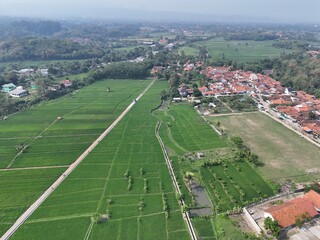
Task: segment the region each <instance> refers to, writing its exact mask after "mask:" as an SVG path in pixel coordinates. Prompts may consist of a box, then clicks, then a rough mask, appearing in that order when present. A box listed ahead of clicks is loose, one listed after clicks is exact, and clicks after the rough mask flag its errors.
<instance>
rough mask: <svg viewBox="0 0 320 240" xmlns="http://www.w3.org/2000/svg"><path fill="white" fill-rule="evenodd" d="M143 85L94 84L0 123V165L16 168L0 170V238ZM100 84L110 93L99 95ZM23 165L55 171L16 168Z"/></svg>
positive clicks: (141, 83) (126, 82) (129, 83)
mask: <svg viewBox="0 0 320 240" xmlns="http://www.w3.org/2000/svg"><path fill="white" fill-rule="evenodd" d="M148 83H149V81H133V80H108V81H101V82H97V83H94V84H92V85H90V86H88V87H86V88H84V89H81V90H79V91H77V92H76V93H75V94H73V95H70V96H65V97H62V98H60V99H57V100H54V101H50V102H46V103H42V104H39V105H37V106H34V107H32V108H31V109H29V110H27V111H24V112H20V113H17V114H15V115H12V116H10V117H9V118H8V119H7V120H6V121H2V122H0V146H1V147H0V167H1V168H3V169H4V168H6V167H8V166H10V167H11V168H15V169H16V170H14V171H4V170H3V169H2V170H0V183H1V186H2V188H1V193H0V195H1V196H0V197H1V198H0V199H1V200H0V234H3V233H4V232H5V231H6V230H7V229H8V228H9V227H10V225H12V223H13V222H14V221H15V219H16V218H17V217H18V216H19V215H21V213H22V212H23V211H25V210H26V209H27V207H28V206H29V205H30V204H31V203H32V202H34V201H35V199H36V198H37V197H39V196H40V195H41V193H43V191H44V190H45V189H47V188H48V187H49V186H50V184H51V183H53V182H54V180H55V179H57V177H58V176H59V175H61V173H62V172H63V171H64V170H65V169H66V167H67V165H68V164H70V163H71V162H73V161H75V159H76V158H77V157H78V156H79V155H80V154H81V153H82V152H83V151H84V150H85V149H86V148H87V147H88V146H89V145H90V144H91V143H92V142H93V141H94V140H95V139H96V138H97V137H98V135H99V134H100V133H101V132H102V131H103V130H104V129H105V128H106V127H108V125H109V124H110V123H111V122H112V121H113V120H114V119H115V118H116V117H117V115H118V114H119V113H120V112H121V111H122V110H123V109H124V108H125V107H126V106H127V105H129V103H130V102H131V101H132V98H135V97H136V96H138V94H139V93H140V92H141V91H142V89H144V88H145V87H146V85H147V84H148ZM106 85H108V86H109V87H110V88H111V92H106V91H105V86H106ZM57 116H62V120H57ZM21 144H23V145H25V146H26V145H29V146H28V147H27V148H26V149H25V150H24V151H23V152H22V154H20V155H17V153H18V150H17V147H18V146H20V145H21ZM15 156H17V157H16V158H15ZM26 167H35V168H39V167H57V168H47V169H25V170H21V169H20V170H19V169H17V168H26ZM102 169H103V168H102ZM85 174H88V170H87V171H86V172H85ZM89 183H90V182H89V181H88V182H86V184H89ZM62 210H63V209H62Z"/></svg>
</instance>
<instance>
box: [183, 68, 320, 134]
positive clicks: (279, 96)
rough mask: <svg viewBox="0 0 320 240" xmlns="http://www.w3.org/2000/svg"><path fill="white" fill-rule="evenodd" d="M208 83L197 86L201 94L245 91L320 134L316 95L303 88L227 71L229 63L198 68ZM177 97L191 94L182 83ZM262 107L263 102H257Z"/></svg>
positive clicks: (223, 94)
mask: <svg viewBox="0 0 320 240" xmlns="http://www.w3.org/2000/svg"><path fill="white" fill-rule="evenodd" d="M195 67H196V64H193V65H191V64H190V63H189V64H188V66H186V67H185V70H186V71H189V70H192V69H195ZM201 73H202V74H204V75H205V76H206V77H207V78H208V79H210V80H211V81H210V83H209V84H208V85H206V86H201V87H199V88H198V89H199V91H200V92H201V93H202V95H203V96H204V97H218V96H228V95H236V94H246V95H250V96H252V97H253V98H255V99H257V101H258V102H259V101H260V100H262V99H263V101H264V103H265V104H267V105H268V106H269V107H270V108H272V109H273V110H274V111H276V112H277V113H278V115H279V118H285V119H287V120H288V121H291V122H293V123H296V124H298V125H299V126H300V127H301V129H302V130H303V131H305V132H306V133H309V134H313V135H314V136H315V137H320V99H317V98H316V97H315V96H313V95H310V94H307V93H306V92H304V91H296V90H295V89H292V88H290V87H283V86H281V84H280V82H278V81H276V80H274V79H273V78H271V77H270V76H268V75H264V74H260V73H259V74H256V73H253V72H250V71H242V70H236V71H231V67H217V68H213V67H207V68H205V69H204V70H202V71H201ZM179 91H180V94H181V97H186V96H188V95H189V94H191V92H192V91H191V89H189V88H188V87H187V86H185V85H183V84H182V85H181V86H180V87H179ZM258 107H259V108H262V109H263V108H264V106H263V104H258Z"/></svg>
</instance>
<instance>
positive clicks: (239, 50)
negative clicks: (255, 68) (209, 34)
mask: <svg viewBox="0 0 320 240" xmlns="http://www.w3.org/2000/svg"><path fill="white" fill-rule="evenodd" d="M272 43H274V41H225V40H224V39H222V38H216V39H213V40H209V41H206V42H199V43H198V44H199V45H202V46H205V47H206V48H207V50H208V51H209V53H210V55H211V56H212V57H213V58H216V57H219V58H223V57H224V58H225V59H230V60H236V61H238V62H247V61H256V60H260V59H265V58H271V57H275V56H278V55H279V54H280V53H282V52H288V50H284V49H280V48H275V47H273V46H272Z"/></svg>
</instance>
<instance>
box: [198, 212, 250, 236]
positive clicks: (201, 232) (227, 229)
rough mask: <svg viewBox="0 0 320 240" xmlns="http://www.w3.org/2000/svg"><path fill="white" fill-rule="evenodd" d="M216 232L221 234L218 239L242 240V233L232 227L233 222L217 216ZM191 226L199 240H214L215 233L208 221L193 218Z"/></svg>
mask: <svg viewBox="0 0 320 240" xmlns="http://www.w3.org/2000/svg"><path fill="white" fill-rule="evenodd" d="M216 221H217V230H218V231H220V232H221V235H220V239H223V240H231V239H236V240H244V239H245V237H244V235H243V234H242V232H241V231H240V230H239V229H238V228H236V227H235V226H234V222H233V221H232V220H231V219H229V218H228V217H225V216H223V215H218V216H217V220H216ZM192 224H193V226H194V227H195V228H196V231H197V235H198V236H201V239H210V240H215V239H216V238H215V233H214V231H213V228H212V223H211V221H210V219H205V218H195V219H193V220H192Z"/></svg>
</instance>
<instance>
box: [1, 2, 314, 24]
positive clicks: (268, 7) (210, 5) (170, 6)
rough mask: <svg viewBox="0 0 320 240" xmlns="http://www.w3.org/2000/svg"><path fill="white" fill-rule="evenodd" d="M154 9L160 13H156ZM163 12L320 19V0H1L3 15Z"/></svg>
mask: <svg viewBox="0 0 320 240" xmlns="http://www.w3.org/2000/svg"><path fill="white" fill-rule="evenodd" d="M155 12H158V14H155V15H153V14H154V13H155ZM160 12H162V13H163V12H171V15H170V16H171V17H172V16H173V17H174V15H175V13H179V12H182V13H193V14H197V16H202V17H203V18H204V19H208V18H216V17H245V19H260V20H265V21H270V22H286V23H320V14H319V12H320V0H89V1H88V0H54V1H48V0H0V15H5V16H27V17H30V16H37V17H39V16H40V17H46V16H47V17H50V18H52V17H53V18H54V17H56V18H59V17H69V18H72V17H83V18H93V17H94V18H139V17H140V18H144V17H145V18H152V16H157V17H158V16H159V15H161V14H160ZM177 15H179V14H177ZM165 16H167V15H166V14H163V15H162V17H163V18H165ZM183 16H185V17H186V15H183ZM180 17H181V16H180ZM186 18H187V17H186Z"/></svg>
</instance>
